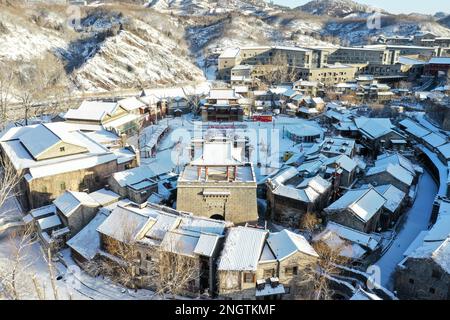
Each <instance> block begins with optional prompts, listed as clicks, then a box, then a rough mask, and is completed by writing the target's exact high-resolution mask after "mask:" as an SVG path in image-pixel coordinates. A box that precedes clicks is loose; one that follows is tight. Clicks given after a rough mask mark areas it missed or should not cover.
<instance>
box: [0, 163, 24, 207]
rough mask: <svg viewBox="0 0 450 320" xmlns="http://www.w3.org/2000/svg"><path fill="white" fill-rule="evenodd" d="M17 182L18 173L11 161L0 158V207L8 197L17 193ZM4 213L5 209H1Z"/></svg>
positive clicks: (18, 178)
mask: <svg viewBox="0 0 450 320" xmlns="http://www.w3.org/2000/svg"><path fill="white" fill-rule="evenodd" d="M19 183H20V175H19V174H18V173H17V171H16V169H15V168H14V166H13V165H12V163H11V162H10V161H8V160H6V159H2V158H0V208H3V206H4V205H5V204H6V203H7V202H8V200H9V199H11V198H13V197H15V196H17V195H18V185H19ZM5 213H7V211H5V210H2V214H3V215H4V214H5Z"/></svg>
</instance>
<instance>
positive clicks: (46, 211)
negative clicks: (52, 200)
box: [30, 204, 56, 219]
mask: <svg viewBox="0 0 450 320" xmlns="http://www.w3.org/2000/svg"><path fill="white" fill-rule="evenodd" d="M55 213H56V206H55V205H54V204H49V205H47V206H43V207H40V208H37V209H33V210H30V216H31V217H33V218H34V219H39V218H40V217H44V216H50V215H53V214H55Z"/></svg>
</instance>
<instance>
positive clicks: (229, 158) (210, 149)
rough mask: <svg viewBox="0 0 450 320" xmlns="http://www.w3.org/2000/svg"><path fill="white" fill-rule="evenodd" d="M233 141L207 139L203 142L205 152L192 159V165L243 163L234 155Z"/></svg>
mask: <svg viewBox="0 0 450 320" xmlns="http://www.w3.org/2000/svg"><path fill="white" fill-rule="evenodd" d="M233 148H234V147H233V142H232V141H230V140H227V141H206V142H205V143H204V144H203V153H202V155H201V157H200V158H197V159H194V160H193V161H191V163H190V164H191V165H193V166H198V165H209V166H216V165H224V166H226V165H241V164H242V163H241V162H240V161H238V160H237V159H235V158H234V157H233Z"/></svg>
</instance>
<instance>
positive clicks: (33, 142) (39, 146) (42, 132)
mask: <svg viewBox="0 0 450 320" xmlns="http://www.w3.org/2000/svg"><path fill="white" fill-rule="evenodd" d="M19 140H20V142H21V143H22V144H23V145H24V146H25V148H26V149H27V150H28V152H30V153H31V155H32V156H33V158H35V159H37V158H38V157H39V155H40V154H41V153H43V152H44V151H47V150H48V149H49V148H51V147H52V146H54V145H55V144H57V143H59V142H61V139H60V138H59V137H58V136H57V135H56V134H54V133H53V132H52V131H51V130H49V129H48V128H47V127H46V126H45V125H43V124H41V125H37V126H36V127H35V128H34V129H33V130H28V132H25V133H24V134H23V135H21V136H20V137H19Z"/></svg>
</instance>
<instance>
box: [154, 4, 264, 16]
mask: <svg viewBox="0 0 450 320" xmlns="http://www.w3.org/2000/svg"><path fill="white" fill-rule="evenodd" d="M148 6H149V7H151V8H153V9H156V10H158V11H161V12H169V11H170V12H172V13H176V14H181V15H205V14H209V15H211V14H221V13H226V12H231V11H239V12H240V13H242V14H263V13H264V12H265V11H271V10H273V9H272V8H271V6H269V4H268V3H267V2H265V1H264V0H150V1H149V2H148Z"/></svg>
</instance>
